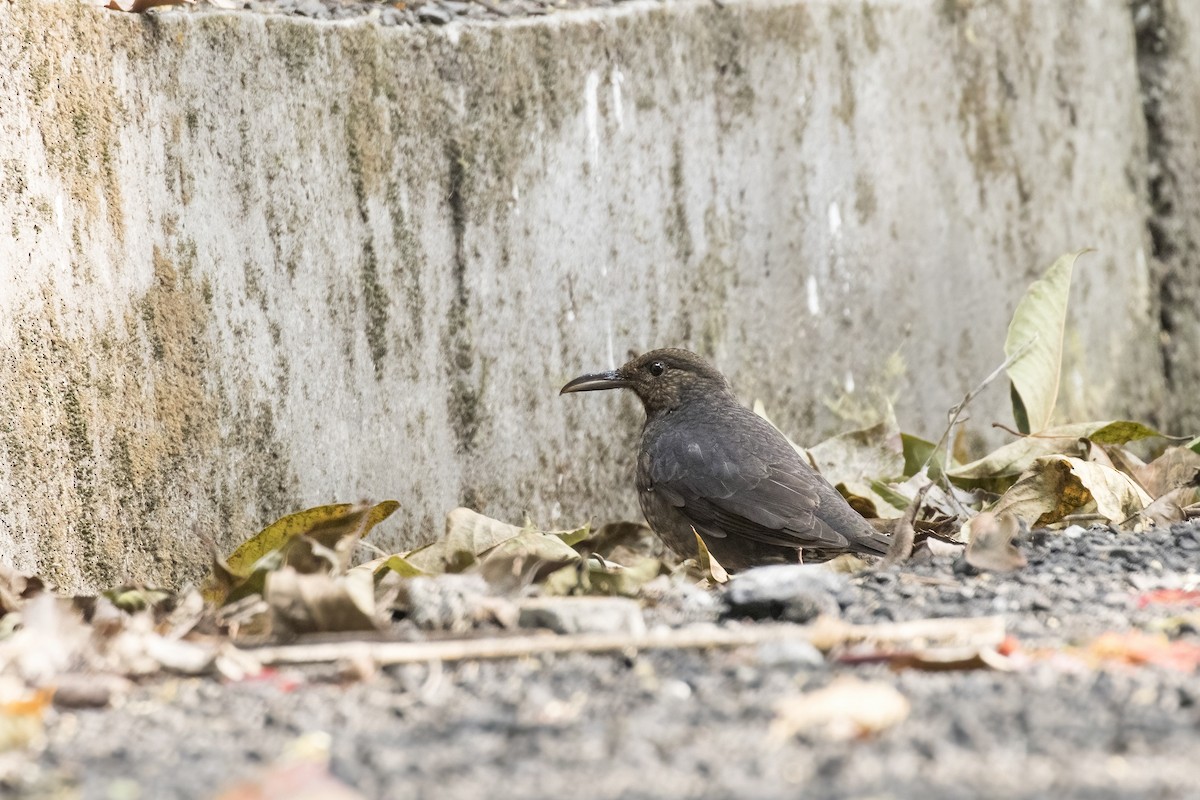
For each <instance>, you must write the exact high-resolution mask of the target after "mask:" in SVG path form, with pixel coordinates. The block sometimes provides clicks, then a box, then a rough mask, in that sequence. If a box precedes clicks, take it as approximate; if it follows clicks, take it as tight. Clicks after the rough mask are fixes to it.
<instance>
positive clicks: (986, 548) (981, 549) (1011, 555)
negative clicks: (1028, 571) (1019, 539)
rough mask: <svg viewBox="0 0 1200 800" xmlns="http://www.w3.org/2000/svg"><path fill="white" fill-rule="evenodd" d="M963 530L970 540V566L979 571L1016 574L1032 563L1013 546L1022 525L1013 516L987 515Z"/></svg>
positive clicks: (973, 521) (990, 513)
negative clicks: (965, 530)
mask: <svg viewBox="0 0 1200 800" xmlns="http://www.w3.org/2000/svg"><path fill="white" fill-rule="evenodd" d="M963 527H964V528H966V529H967V536H968V539H967V549H966V552H965V553H964V554H963V555H964V558H966V559H967V563H968V564H970V565H971V566H973V567H975V568H976V569H983V570H989V571H991V572H1012V571H1013V570H1017V569H1021V568H1022V567H1024V566H1025V565H1026V564H1027V563H1028V562H1027V561H1026V560H1025V556H1023V555H1021V551H1019V550H1018V549H1017V547H1016V545H1014V544H1013V539H1015V538H1016V536H1017V533H1019V532H1020V523H1019V522H1018V520H1017V518H1016V517H1015V516H1013V515H1012V514H1010V513H1004V514H1000V515H996V514H994V513H992V512H990V511H984V512H983V513H981V514H978V515H976V516H975V517H974V518H972V519H971V520H970V521H969V522H968V523H967V524H966V525H964V526H963Z"/></svg>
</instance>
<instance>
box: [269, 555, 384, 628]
mask: <svg viewBox="0 0 1200 800" xmlns="http://www.w3.org/2000/svg"><path fill="white" fill-rule="evenodd" d="M264 598H265V599H266V601H267V604H268V605H270V606H271V611H272V612H273V614H274V619H275V622H276V624H277V625H279V626H281V628H282V629H283V630H286V631H291V632H292V633H313V632H316V631H369V630H375V629H376V627H377V625H376V620H375V581H374V579H373V576H372V574H371V573H370V572H369V571H353V570H352V571H351V572H350V573H348V574H346V575H339V576H332V575H323V574H320V573H317V574H313V575H303V574H301V573H299V572H297V571H296V570H294V569H292V568H291V567H284V568H282V569H279V570H277V571H275V572H272V573H271V574H270V575H268V576H267V583H266V591H265V594H264Z"/></svg>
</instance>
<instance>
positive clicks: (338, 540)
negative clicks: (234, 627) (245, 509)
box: [203, 500, 400, 605]
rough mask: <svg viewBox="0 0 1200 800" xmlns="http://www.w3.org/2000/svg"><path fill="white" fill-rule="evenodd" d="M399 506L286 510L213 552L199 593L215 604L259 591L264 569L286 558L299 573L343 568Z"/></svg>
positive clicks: (269, 569)
mask: <svg viewBox="0 0 1200 800" xmlns="http://www.w3.org/2000/svg"><path fill="white" fill-rule="evenodd" d="M399 507H400V504H399V503H397V502H396V501H395V500H385V501H383V502H381V503H376V504H374V505H368V504H357V505H354V504H349V503H338V504H335V505H328V506H317V507H315V508H309V509H306V510H304V511H300V512H297V513H295V514H288V515H287V516H286V517H282V518H281V519H278V520H276V521H275V522H273V523H271V524H270V525H268V526H267V527H266V528H263V529H262V530H261V531H259V532H258V533H256V534H255V535H254V536H252V537H250V538H249V539H247V540H246V541H244V542H242V544H240V545H239V546H238V547H237V549H236V550H234V551H233V552H232V553H231V554H230V555H229V558H227V559H225V560H224V561H222V560H221V559H220V558H218V557H216V556H215V555H214V559H213V561H214V563H213V571H212V573H211V574H210V576H209V579H208V580H207V581H206V583H205V586H204V589H203V593H204V599H205V600H207V601H208V602H210V603H212V604H214V605H220V604H221V603H225V602H234V601H237V600H240V599H242V598H243V597H247V596H249V595H250V594H261V593H262V591H263V585H264V583H265V580H266V574H267V573H268V572H272V571H274V570H276V569H279V568H280V567H281V566H283V565H285V564H286V565H288V566H290V567H292V568H294V569H295V570H297V571H298V572H302V573H313V572H335V573H342V572H345V571H346V569H347V568H348V567H349V565H350V557H351V555H352V553H353V550H354V548H355V546H357V544H358V542H359V541H360V540H361V539H362V538H363V537H364V536H366V535H367V534H368V533H369V532H370V531H371V529H372V528H374V527H375V526H376V525H378V524H379V523H380V522H382V521H383V520H385V519H387V518H388V517H389V516H391V515H392V514H393V513H395V511H396V509H398V508H399Z"/></svg>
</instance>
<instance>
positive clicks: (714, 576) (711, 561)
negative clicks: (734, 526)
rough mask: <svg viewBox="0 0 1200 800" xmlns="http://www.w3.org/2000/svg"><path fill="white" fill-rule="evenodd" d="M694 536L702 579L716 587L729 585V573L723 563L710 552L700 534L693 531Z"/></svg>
mask: <svg viewBox="0 0 1200 800" xmlns="http://www.w3.org/2000/svg"><path fill="white" fill-rule="evenodd" d="M692 535H694V536H695V537H696V548H697V554H696V564H697V566H699V567H700V575H701V577H702V578H703V579H704V580H706V581H708V583H709V584H712V585H714V586H715V585H720V584H723V583H729V573H728V572H726V571H725V568H724V567H722V566H721V562H719V561H717V559H716V558H714V557H713V555H712V553H710V552H708V545H706V544H705V543H704V540H703V539H701V538H700V534H698V533H696V531H695V530H694V529H693V530H692Z"/></svg>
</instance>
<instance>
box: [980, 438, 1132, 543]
mask: <svg viewBox="0 0 1200 800" xmlns="http://www.w3.org/2000/svg"><path fill="white" fill-rule="evenodd" d="M1149 503H1150V498H1149V497H1147V496H1146V493H1145V492H1144V491H1142V489H1141V488H1140V487H1139V486H1138V485H1137V484H1136V483H1134V481H1133V480H1132V479H1131V478H1130V477H1129V476H1127V475H1125V474H1124V473H1122V472H1118V471H1116V470H1113V469H1109V468H1108V467H1104V466H1101V465H1100V464H1093V463H1091V462H1088V461H1084V460H1082V459H1078V458H1070V457H1068V456H1046V457H1043V458H1039V459H1037V460H1036V461H1034V462H1033V464H1032V465H1031V466H1030V468H1029V469H1028V470H1027V471H1026V472H1025V474H1023V475H1022V476H1021V478H1020V480H1018V481H1017V482H1016V483H1015V484H1013V486H1012V488H1010V489H1009V490H1008V491H1007V492H1005V493H1004V496H1002V497H1001V498H1000V500H999V501H997V503H996V505H995V506H994V507H993V508H992V509H991V510H992V511H993V512H994V513H996V514H997V515H999V514H1001V513H1003V512H1006V511H1007V512H1009V513H1011V514H1013V515H1015V516H1016V517H1017V518H1018V519H1021V520H1024V521H1025V522H1026V523H1027V524H1029V525H1030V526H1031V527H1038V528H1040V527H1045V526H1048V525H1053V524H1055V523H1058V522H1060V521H1061V520H1062V519H1063V517H1065V516H1067V515H1068V514H1074V513H1078V512H1081V511H1083V510H1090V509H1091V508H1093V507H1094V508H1095V511H1096V513H1098V514H1100V515H1101V516H1103V517H1104V518H1105V519H1107V520H1108V521H1110V522H1114V523H1115V522H1120V521H1122V520H1124V519H1127V518H1129V517H1130V516H1132V515H1133V514H1135V513H1137V512H1138V511H1141V510H1142V509H1143V508H1145V507H1146V506H1147V505H1149Z"/></svg>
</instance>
